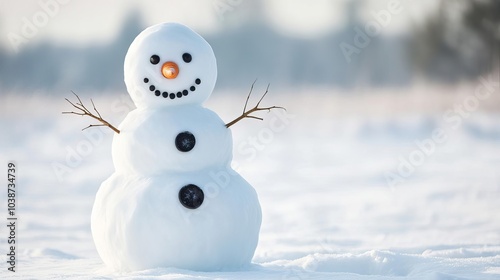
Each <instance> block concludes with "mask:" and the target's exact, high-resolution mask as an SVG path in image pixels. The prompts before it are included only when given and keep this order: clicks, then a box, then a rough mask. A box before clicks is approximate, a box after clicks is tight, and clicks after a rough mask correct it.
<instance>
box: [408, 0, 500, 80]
mask: <svg viewBox="0 0 500 280" xmlns="http://www.w3.org/2000/svg"><path fill="white" fill-rule="evenodd" d="M415 31H416V32H415V34H414V36H413V38H412V47H411V54H412V61H413V65H414V66H415V68H416V70H417V71H418V72H420V73H421V74H422V75H423V76H425V77H426V78H428V79H432V80H438V81H442V82H454V81H457V80H459V79H464V78H465V79H470V78H476V77H477V76H479V75H481V74H484V73H487V72H489V71H492V70H493V69H494V68H498V66H499V65H494V63H495V62H496V63H497V64H498V61H499V60H498V57H499V56H500V48H499V47H500V44H499V43H500V1H498V0H458V1H457V0H441V1H440V6H439V9H438V10H437V11H436V12H435V13H434V14H433V15H431V16H430V17H429V18H428V20H427V22H426V23H425V24H424V25H423V26H421V27H416V28H415Z"/></svg>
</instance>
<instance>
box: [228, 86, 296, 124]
mask: <svg viewBox="0 0 500 280" xmlns="http://www.w3.org/2000/svg"><path fill="white" fill-rule="evenodd" d="M255 81H257V80H255ZM254 84H255V82H253V84H252V86H251V87H250V92H249V93H248V95H247V99H246V101H245V106H244V107H243V113H242V114H241V116H239V117H237V118H236V119H234V120H232V121H230V122H229V123H227V124H226V127H227V128H229V127H230V126H232V125H233V124H235V123H237V122H239V121H241V120H242V119H245V118H249V119H257V120H261V121H262V120H263V118H260V117H256V116H253V115H251V114H252V113H254V112H258V111H271V110H272V109H283V110H285V111H286V109H285V108H283V107H280V106H271V107H259V105H260V102H262V100H263V99H264V97H265V96H266V94H267V93H268V91H269V85H267V88H266V92H264V94H263V95H262V97H261V98H260V99H259V102H257V105H255V106H254V107H253V108H251V109H249V110H248V111H247V110H246V109H247V105H248V100H249V99H250V95H251V94H252V90H253V86H254Z"/></svg>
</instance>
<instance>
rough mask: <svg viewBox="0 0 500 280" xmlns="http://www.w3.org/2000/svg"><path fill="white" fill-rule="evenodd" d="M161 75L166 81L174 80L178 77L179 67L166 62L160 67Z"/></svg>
mask: <svg viewBox="0 0 500 280" xmlns="http://www.w3.org/2000/svg"><path fill="white" fill-rule="evenodd" d="M161 74H162V75H163V77H165V78H167V79H175V78H176V77H177V75H179V66H177V63H175V62H172V61H167V62H165V63H164V64H163V66H162V67H161Z"/></svg>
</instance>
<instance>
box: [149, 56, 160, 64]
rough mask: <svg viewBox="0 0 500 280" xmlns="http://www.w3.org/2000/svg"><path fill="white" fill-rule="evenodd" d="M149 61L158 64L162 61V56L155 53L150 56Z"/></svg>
mask: <svg viewBox="0 0 500 280" xmlns="http://www.w3.org/2000/svg"><path fill="white" fill-rule="evenodd" d="M149 61H150V62H151V64H154V65H156V64H158V63H159V62H160V57H159V56H157V55H156V54H153V55H152V56H151V57H150V58H149Z"/></svg>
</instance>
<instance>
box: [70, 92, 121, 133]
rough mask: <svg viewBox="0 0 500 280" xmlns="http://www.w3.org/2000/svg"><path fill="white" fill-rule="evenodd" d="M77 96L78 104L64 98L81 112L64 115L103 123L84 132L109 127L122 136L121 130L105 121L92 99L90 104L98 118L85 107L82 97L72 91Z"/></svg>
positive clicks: (94, 125) (93, 125)
mask: <svg viewBox="0 0 500 280" xmlns="http://www.w3.org/2000/svg"><path fill="white" fill-rule="evenodd" d="M71 92H72V93H73V94H74V95H75V96H76V98H77V99H78V102H75V103H73V102H71V101H70V100H69V99H67V98H64V99H65V100H66V101H67V102H68V103H69V104H71V106H73V107H75V108H76V109H78V110H79V111H81V112H74V111H67V112H62V113H63V114H73V115H78V116H89V117H91V118H93V119H95V120H97V121H99V122H101V124H91V125H89V126H87V127H85V128H84V129H82V130H85V129H87V128H91V127H96V126H107V127H109V128H111V129H112V130H113V131H114V132H116V133H118V134H120V130H118V129H117V128H116V127H114V126H113V125H111V124H110V123H109V122H107V121H106V120H104V119H103V118H102V116H101V114H100V113H99V111H97V109H96V107H95V104H94V101H93V100H92V99H90V102H91V103H92V107H93V108H94V111H95V112H96V113H97V116H96V115H94V114H92V112H90V111H89V109H87V107H85V105H83V102H82V100H81V99H80V97H79V96H78V95H77V94H76V93H75V92H74V91H71Z"/></svg>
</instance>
